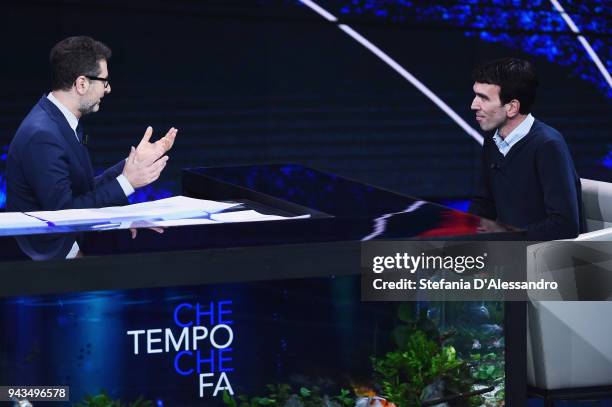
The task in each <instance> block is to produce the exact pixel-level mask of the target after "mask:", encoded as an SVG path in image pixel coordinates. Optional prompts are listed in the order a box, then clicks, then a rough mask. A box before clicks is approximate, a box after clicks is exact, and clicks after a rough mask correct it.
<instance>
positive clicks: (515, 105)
mask: <svg viewBox="0 0 612 407" xmlns="http://www.w3.org/2000/svg"><path fill="white" fill-rule="evenodd" d="M520 110H521V102H519V101H518V100H516V99H512V100H511V101H510V102H508V103H506V116H508V118H510V119H512V118H513V117H515V116H517V115H518V114H519V113H520Z"/></svg>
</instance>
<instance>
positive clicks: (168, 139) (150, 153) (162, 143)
mask: <svg viewBox="0 0 612 407" xmlns="http://www.w3.org/2000/svg"><path fill="white" fill-rule="evenodd" d="M177 132H178V130H177V129H175V128H174V127H172V128H170V130H168V132H167V133H166V135H165V136H164V137H162V138H160V139H159V140H157V141H156V142H155V143H151V142H150V141H149V140H151V136H153V128H152V127H151V126H149V127H147V130H146V131H145V134H144V136H142V140H140V143H138V147H136V161H138V162H143V163H145V164H152V163H154V162H155V161H156V160H157V159H158V158H159V157H161V156H162V155H164V154H165V153H166V152H167V151H168V150H170V149H171V148H172V145H173V144H174V139H175V138H176V133H177Z"/></svg>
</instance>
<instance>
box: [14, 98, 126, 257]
mask: <svg viewBox="0 0 612 407" xmlns="http://www.w3.org/2000/svg"><path fill="white" fill-rule="evenodd" d="M123 166H124V161H123V160H122V161H121V162H119V163H118V164H116V165H115V166H113V167H111V168H109V169H108V170H106V171H105V172H104V173H103V174H102V175H100V176H98V177H95V178H94V174H93V168H92V165H91V160H90V158H89V153H88V152H87V147H86V146H84V145H83V144H81V143H80V142H79V141H78V140H77V138H76V136H75V134H74V131H73V130H72V129H71V128H70V125H69V124H68V121H67V120H66V118H65V117H64V115H63V114H62V112H61V111H60V110H59V109H58V108H57V106H55V105H54V104H53V103H52V102H51V101H50V100H49V99H47V97H46V96H43V97H42V98H41V99H40V101H39V102H38V103H37V104H36V105H35V106H34V107H33V108H32V110H31V111H30V113H28V115H27V116H26V117H25V119H23V122H21V125H20V126H19V128H18V129H17V133H16V134H15V137H14V138H13V141H12V142H11V145H10V146H9V151H8V157H7V162H6V178H7V196H6V210H7V211H11V212H30V211H50V210H59V209H78V208H99V207H104V206H113V205H125V204H127V203H128V201H127V198H126V196H125V193H124V192H123V190H122V189H121V185H119V182H118V181H117V180H116V178H117V176H118V175H119V174H121V172H122V170H123ZM74 241H75V235H69V236H67V235H57V234H52V235H38V236H32V237H28V238H19V239H18V243H19V246H20V247H21V249H22V250H23V251H24V252H25V253H26V254H27V255H29V256H30V257H32V258H34V259H48V258H65V257H66V255H67V254H68V252H69V251H70V248H71V247H72V245H73V243H74Z"/></svg>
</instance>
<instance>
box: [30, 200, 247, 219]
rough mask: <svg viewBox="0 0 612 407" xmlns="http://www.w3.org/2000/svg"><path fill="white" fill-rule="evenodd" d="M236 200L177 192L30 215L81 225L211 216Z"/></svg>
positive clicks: (228, 206)
mask: <svg viewBox="0 0 612 407" xmlns="http://www.w3.org/2000/svg"><path fill="white" fill-rule="evenodd" d="M237 205H239V204H237V203H226V202H217V201H209V200H205V199H195V198H188V197H185V196H174V197H172V198H165V199H159V200H157V201H151V202H143V203H139V204H134V205H126V206H109V207H106V208H99V209H65V210H60V211H41V212H28V214H29V215H32V216H35V217H37V218H39V219H44V220H46V221H50V222H52V223H53V224H55V225H78V224H92V223H102V222H113V223H116V222H125V221H136V220H152V221H153V220H169V219H181V218H194V217H202V216H208V215H210V214H211V213H215V212H219V211H221V210H224V209H228V208H231V207H234V206H237Z"/></svg>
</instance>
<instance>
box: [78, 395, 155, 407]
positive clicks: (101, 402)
mask: <svg viewBox="0 0 612 407" xmlns="http://www.w3.org/2000/svg"><path fill="white" fill-rule="evenodd" d="M75 407H153V402H152V401H150V400H145V399H144V398H143V397H142V396H140V397H139V398H138V400H136V401H134V402H132V403H126V404H124V403H122V402H121V401H120V400H113V399H112V398H111V397H110V396H109V395H108V394H106V392H102V393H101V394H97V395H95V396H90V395H88V396H85V398H84V399H83V401H81V402H80V403H77V404H76V406H75Z"/></svg>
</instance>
